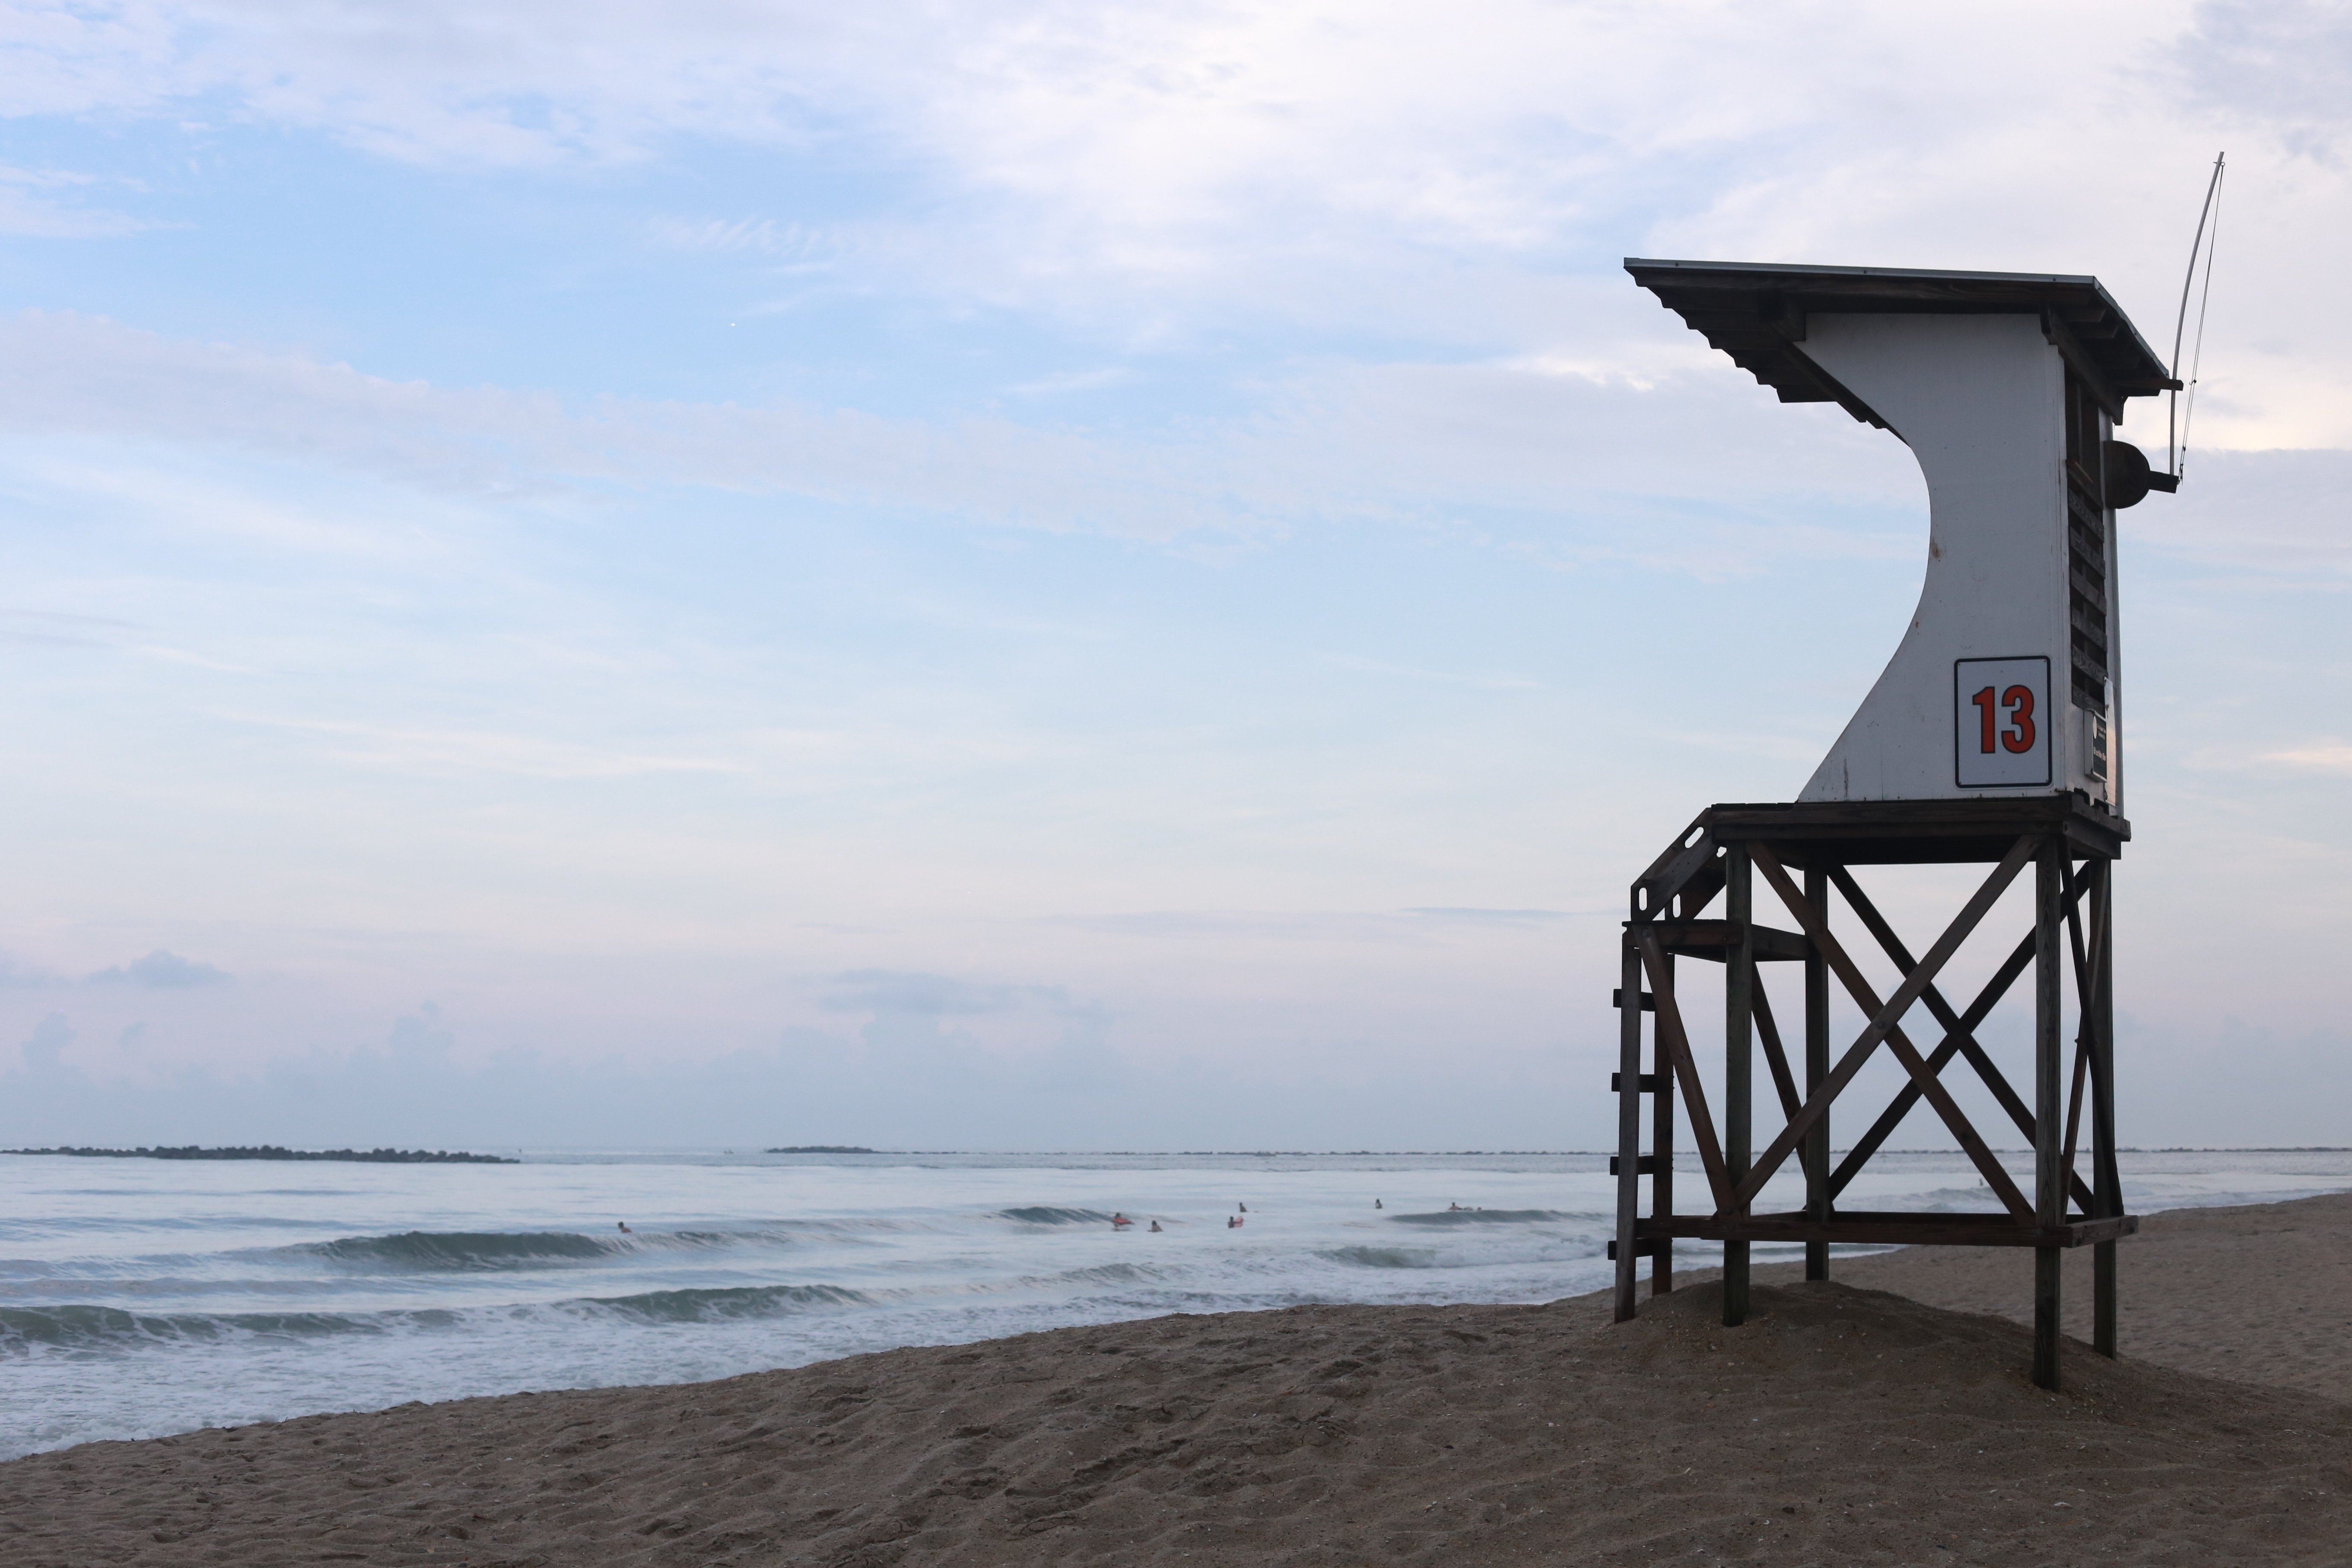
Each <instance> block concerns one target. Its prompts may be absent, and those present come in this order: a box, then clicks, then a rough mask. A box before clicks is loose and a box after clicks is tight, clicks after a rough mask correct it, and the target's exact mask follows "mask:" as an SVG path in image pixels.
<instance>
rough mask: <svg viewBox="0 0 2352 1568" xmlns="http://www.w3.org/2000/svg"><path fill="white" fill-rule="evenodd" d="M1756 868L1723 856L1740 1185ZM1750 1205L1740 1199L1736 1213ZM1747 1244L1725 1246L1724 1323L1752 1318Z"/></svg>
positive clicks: (1749, 1118) (1734, 1173)
mask: <svg viewBox="0 0 2352 1568" xmlns="http://www.w3.org/2000/svg"><path fill="white" fill-rule="evenodd" d="M1753 872H1754V868H1753V867H1752V866H1751V865H1750V863H1749V861H1748V846H1747V845H1745V844H1733V845H1731V846H1730V847H1729V848H1728V850H1727V853H1726V854H1725V856H1724V858H1723V892H1724V901H1725V908H1724V916H1725V918H1726V919H1727V920H1728V921H1730V922H1731V943H1730V945H1729V946H1728V947H1727V948H1726V949H1725V950H1724V980H1723V1140H1724V1148H1723V1163H1724V1168H1725V1173H1726V1174H1727V1175H1728V1176H1729V1177H1730V1179H1731V1184H1732V1185H1733V1186H1734V1187H1735V1188H1736V1187H1737V1186H1738V1184H1740V1182H1742V1181H1743V1180H1745V1179H1746V1177H1747V1175H1748V1154H1749V1149H1750V1143H1749V1139H1750V1134H1751V1131H1752V1127H1753V1122H1754V1116H1753V1114H1752V1113H1753V1110H1754V1107H1753V1099H1754V1089H1755V1070H1756V1061H1755V1056H1756V1051H1755V1034H1756V918H1755V917H1756V908H1755V903H1756V900H1755V877H1754V874H1753ZM1732 1212H1733V1213H1734V1214H1735V1215H1744V1214H1746V1213H1747V1212H1748V1204H1747V1203H1746V1202H1745V1201H1740V1202H1738V1204H1737V1205H1736V1206H1735V1207H1734V1208H1733V1210H1732ZM1746 1321H1748V1243H1746V1242H1744V1241H1727V1242H1725V1243H1724V1244H1723V1326H1724V1327H1725V1328H1727V1329H1736V1328H1738V1326H1739V1325H1740V1324H1742V1323H1744V1322H1746Z"/></svg>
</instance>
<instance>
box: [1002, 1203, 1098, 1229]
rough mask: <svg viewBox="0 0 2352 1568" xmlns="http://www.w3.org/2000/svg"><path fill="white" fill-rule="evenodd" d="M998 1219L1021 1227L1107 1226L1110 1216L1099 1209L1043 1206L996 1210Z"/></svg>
mask: <svg viewBox="0 0 2352 1568" xmlns="http://www.w3.org/2000/svg"><path fill="white" fill-rule="evenodd" d="M996 1217H997V1218H998V1219H1010V1220H1017V1221H1019V1222H1020V1223H1021V1224H1023V1225H1108V1224H1109V1223H1110V1215H1107V1214H1105V1213H1103V1211H1102V1210H1100V1209H1063V1208H1053V1207H1050V1206H1048V1205H1044V1204H1038V1205H1033V1206H1031V1207H1028V1208H1018V1209H998V1210H997V1211H996Z"/></svg>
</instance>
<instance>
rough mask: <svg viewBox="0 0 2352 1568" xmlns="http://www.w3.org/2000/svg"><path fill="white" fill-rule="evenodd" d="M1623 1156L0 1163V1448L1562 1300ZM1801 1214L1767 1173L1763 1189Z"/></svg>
mask: <svg viewBox="0 0 2352 1568" xmlns="http://www.w3.org/2000/svg"><path fill="white" fill-rule="evenodd" d="M501 1152H504V1151H501ZM1607 1171H1608V1161H1607V1159H1606V1157H1605V1156H1603V1155H1597V1154H1247V1153H1243V1154H858V1155H838V1154H835V1155H770V1154H754V1153H735V1152H722V1151H709V1152H691V1153H679V1152H625V1151H623V1152H614V1151H607V1152H578V1151H542V1152H524V1161H523V1163H520V1164H514V1165H425V1164H343V1163H284V1162H269V1161H236V1162H218V1163H214V1162H186V1161H158V1160H142V1159H122V1160H118V1159H90V1158H75V1157H69V1156H62V1155H13V1156H0V1394H5V1397H0V1457H10V1456H15V1455H18V1454H24V1453H29V1452H33V1451H37V1450H40V1449H47V1448H55V1447H64V1446H66V1445H68V1444H73V1443H81V1442H88V1441H89V1440H91V1439H93V1438H108V1437H147V1436H160V1435H163V1434H167V1433H172V1432H179V1431H187V1430H190V1429H193V1428H196V1427H201V1426H232V1425H238V1424H242V1423H246V1422H253V1421H265V1420H273V1419H278V1418H282V1417H286V1416H291V1415H304V1414H308V1413H311V1412H316V1411H325V1410H367V1409H378V1408H382V1407H384V1406H387V1405H398V1404H402V1403H404V1402H406V1401H409V1400H441V1399H454V1398H458V1397H462V1396H465V1395H469V1394H506V1393H512V1392H516V1391H519V1390H525V1389H554V1388H585V1387H597V1386H610V1385H615V1384H646V1383H676V1382H683V1381H688V1380H692V1379H699V1378H713V1377H724V1376H728V1375H730V1374H732V1373H742V1372H751V1371H755V1370H758V1369H761V1368H766V1367H779V1366H795V1365H800V1364H803V1363H808V1362H813V1361H820V1360H824V1359H825V1358H828V1357H833V1356H842V1355H851V1354H856V1353H857V1352H864V1351H875V1350H883V1349H887V1348H889V1347H891V1346H895V1345H907V1344H940V1343H953V1342H963V1341H971V1340H978V1339H985V1338H991V1337H994V1336H997V1335H1002V1334H1015V1333H1024V1332H1027V1331H1032V1330H1038V1329H1049V1328H1058V1327H1062V1326H1066V1325H1069V1324H1076V1323H1097V1322H1106V1321H1115V1320H1119V1319H1130V1318H1141V1317H1150V1316H1154V1315H1157V1314H1160V1313H1167V1312H1220V1311H1233V1310H1247V1309H1254V1308H1268V1307H1284V1306H1291V1305H1296V1304H1298V1303H1303V1302H1331V1301H1358V1302H1398V1303H1403V1302H1440V1301H1545V1300H1556V1299H1558V1298H1559V1297H1562V1296H1570V1295H1575V1294H1579V1293H1580V1292H1583V1291H1587V1290H1593V1289H1599V1288H1601V1286H1602V1285H1604V1284H1605V1283H1607V1281H1608V1279H1609V1274H1610V1265H1609V1264H1608V1263H1607V1262H1606V1261H1605V1259H1604V1257H1603V1250H1604V1245H1605V1243H1606V1241H1607V1239H1608V1236H1609V1229H1610V1219H1609V1215H1610V1213H1611V1212H1612V1182H1611V1179H1610V1177H1609V1175H1608V1173H1607ZM2124 1174H2125V1180H2126V1191H2127V1192H2128V1194H2129V1195H2130V1200H2131V1203H2132V1205H2133V1206H2134V1208H2135V1209H2136V1210H2137V1212H2140V1213H2151V1212H2154V1211H2156V1210H2158V1209H2164V1208H2176V1207H2182V1206H2186V1205H2201V1204H2231V1203H2262V1202H2271V1201H2275V1200H2278V1199H2284V1198H2291V1197H2303V1196H2308V1195H2310V1194H2315V1193H2323V1192H2341V1191H2347V1190H2352V1152H2346V1151H2315V1152H2314V1151H2285V1152H2271V1151H2256V1152H2238V1151H2224V1152H2146V1153H2137V1152H2136V1153H2130V1154H2127V1155H2126V1156H2125V1158H2124ZM1690 1180H1691V1183H1692V1185H1693V1189H1694V1190H1696V1184H1697V1182H1698V1180H1699V1178H1698V1177H1697V1176H1696V1172H1694V1174H1693V1176H1692V1177H1691V1178H1690ZM1376 1201H1377V1203H1378V1204H1379V1205H1380V1206H1378V1207H1375V1206H1374V1205H1375V1203H1376ZM1795 1201H1796V1189H1795V1187H1794V1184H1793V1183H1792V1182H1790V1181H1788V1180H1786V1179H1783V1180H1781V1181H1776V1183H1775V1184H1774V1185H1773V1186H1772V1187H1769V1188H1767V1190H1766V1193H1765V1195H1764V1198H1763V1200H1762V1205H1763V1206H1766V1207H1774V1206H1781V1207H1785V1206H1791V1205H1793V1204H1794V1203H1795ZM1845 1201H1846V1202H1847V1203H1849V1204H1850V1205H1853V1206H1855V1207H1867V1208H1886V1209H1893V1208H1911V1209H1925V1210H1934V1209H1964V1210H1965V1209H1981V1208H1989V1207H1990V1206H1992V1204H1991V1201H1990V1194H1987V1193H1986V1192H1985V1190H1984V1189H1983V1188H1982V1187H1980V1186H1979V1185H1978V1184H1977V1178H1976V1174H1975V1172H1974V1171H1973V1169H1972V1168H1971V1167H1970V1166H1969V1164H1968V1163H1967V1161H1966V1159H1965V1158H1964V1157H1963V1156H1961V1155H1959V1154H1957V1153H1912V1154H1881V1155H1880V1156H1879V1157H1878V1158H1877V1159H1876V1160H1875V1161H1874V1163H1873V1164H1872V1166H1871V1168H1870V1173H1868V1174H1867V1175H1866V1176H1865V1178H1864V1180H1862V1181H1860V1182H1857V1183H1856V1184H1855V1185H1854V1186H1853V1188H1850V1189H1848V1195H1847V1197H1846V1199H1845ZM1241 1205H1248V1212H1247V1218H1246V1222H1245V1223H1244V1225H1243V1226H1240V1227H1239V1228H1234V1227H1232V1226H1228V1224H1227V1220H1228V1218H1229V1217H1233V1216H1235V1215H1237V1214H1238V1213H1239V1210H1240V1206H1241ZM1453 1205H1461V1206H1460V1207H1458V1208H1457V1207H1454V1206H1453ZM1114 1212H1121V1213H1125V1214H1127V1215H1130V1216H1132V1217H1133V1218H1134V1219H1135V1220H1136V1222H1137V1223H1136V1225H1135V1226H1134V1228H1132V1229H1129V1230H1124V1231H1115V1230H1114V1229H1113V1228H1112V1226H1111V1224H1110V1216H1111V1215H1112V1214H1113V1213H1114ZM1154 1220H1157V1221H1158V1222H1159V1223H1160V1226H1161V1227H1162V1228H1161V1230H1160V1233H1159V1234H1156V1235H1155V1234H1151V1233H1150V1232H1149V1231H1148V1230H1147V1228H1146V1226H1148V1225H1149V1224H1150V1222H1151V1221H1154ZM624 1224H625V1225H626V1226H628V1227H629V1228H628V1230H627V1231H626V1232H624V1231H622V1230H621V1229H620V1226H622V1225H624ZM1772 1255H1773V1253H1772V1249H1769V1248H1759V1257H1769V1256H1772ZM1678 1256H1679V1257H1680V1258H1682V1259H1683V1260H1684V1261H1685V1264H1686V1265H1687V1266H1691V1267H1700V1266H1704V1265H1706V1264H1707V1263H1708V1262H1710V1261H1712V1260H1713V1258H1714V1250H1713V1249H1711V1248H1708V1247H1705V1246H1701V1245H1692V1246H1689V1247H1685V1248H1684V1249H1682V1251H1681V1252H1680V1253H1679V1254H1678ZM2128 1289H2129V1284H2128V1280H2126V1291H2128Z"/></svg>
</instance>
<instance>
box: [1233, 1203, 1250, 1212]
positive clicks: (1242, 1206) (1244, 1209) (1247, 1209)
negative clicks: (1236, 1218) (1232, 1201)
mask: <svg viewBox="0 0 2352 1568" xmlns="http://www.w3.org/2000/svg"><path fill="white" fill-rule="evenodd" d="M1236 1206H1237V1207H1239V1208H1240V1210H1241V1211H1242V1213H1244V1214H1247V1213H1249V1205H1247V1204H1241V1205H1236Z"/></svg>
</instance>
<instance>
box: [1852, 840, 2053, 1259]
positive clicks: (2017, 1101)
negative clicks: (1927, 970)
mask: <svg viewBox="0 0 2352 1568" xmlns="http://www.w3.org/2000/svg"><path fill="white" fill-rule="evenodd" d="M1830 878H1831V879H1832V881H1833V882H1834V883H1835V884H1836V886H1837V889H1838V891H1839V892H1841V893H1843V894H1844V895H1845V900H1846V902H1847V903H1848V904H1849V905H1851V906H1852V907H1853V911H1854V913H1855V914H1856V915H1857V916H1858V917H1860V919H1861V921H1862V923H1863V925H1864V927H1865V928H1866V929H1867V930H1868V931H1870V933H1871V935H1872V936H1873V937H1874V938H1875V939H1877V942H1878V945H1879V947H1880V948H1881V949H1882V950H1883V951H1884V952H1885V954H1886V956H1887V957H1888V958H1889V959H1890V960H1892V961H1893V963H1894V964H1895V967H1896V968H1897V969H1899V970H1901V971H1902V972H1903V973H1906V974H1907V973H1910V972H1911V971H1912V970H1913V969H1915V968H1916V967H1918V966H1917V964H1916V963H1914V962H1913V960H1912V957H1911V951H1910V949H1908V948H1906V947H1905V946H1904V945H1903V939H1902V938H1901V937H1898V936H1896V935H1895V928H1894V927H1893V926H1891V925H1889V924H1887V923H1886V918H1885V916H1884V915H1881V914H1880V913H1879V912H1878V907H1877V906H1876V905H1875V904H1873V903H1872V902H1871V901H1870V896H1869V895H1868V894H1866V893H1864V891H1863V890H1862V886H1861V884H1860V883H1858V882H1856V881H1855V880H1854V879H1853V877H1852V876H1851V875H1849V874H1847V873H1846V871H1845V869H1844V868H1843V867H1839V868H1834V869H1832V871H1831V872H1830ZM2081 897H2082V890H2081V889H2079V888H2076V889H2071V890H2070V891H2069V893H2068V898H2069V899H2070V900H2074V899H2079V898H2081ZM2067 907H2068V908H2070V909H2071V908H2073V907H2074V906H2073V904H2072V903H2071V902H2070V903H2069V904H2068V906H2067ZM2033 941H2034V939H2033V933H2032V932H2031V931H2028V932H2027V933H2026V934H2025V937H2024V939H2023V940H2022V941H2021V942H2019V943H2018V944H2017V946H2016V947H2015V948H2014V949H2012V950H2011V952H2010V955H2009V957H2008V958H2007V959H2006V960H2005V961H2003V963H2002V964H2001V966H2000V969H1999V970H1998V971H1997V972H1996V973H1994V975H1993V978H1992V979H1991V980H1990V982H1988V983H1987V984H1986V985H1985V987H1984V989H1983V990H1982V991H1979V993H1978V994H1977V999H1976V1000H1975V1001H1974V1002H1971V1003H1969V1010H1968V1011H1967V1013H1965V1014H1962V1015H1960V1016H1954V1015H1953V1012H1952V1007H1951V1004H1950V1003H1948V1002H1947V1001H1946V1000H1945V999H1944V994H1943V993H1942V992H1940V991H1938V990H1937V989H1936V987H1934V986H1933V985H1930V986H1928V987H1927V990H1925V991H1923V992H1921V993H1920V994H1919V999H1920V1000H1921V1001H1922V1002H1924V1003H1926V1004H1927V1011H1928V1012H1929V1013H1930V1014H1932V1015H1934V1016H1935V1019H1936V1022H1937V1024H1939V1025H1941V1026H1943V1029H1944V1040H1943V1043H1942V1044H1941V1045H1939V1046H1937V1047H1936V1054H1935V1055H1934V1056H1932V1057H1930V1058H1928V1062H1927V1066H1928V1070H1930V1071H1931V1072H1934V1073H1936V1074H1937V1075H1939V1076H1940V1075H1941V1074H1942V1072H1943V1070H1944V1068H1945V1067H1946V1066H1947V1065H1948V1064H1949V1063H1950V1061H1951V1059H1952V1058H1953V1057H1954V1056H1955V1055H1964V1056H1966V1057H1967V1058H1969V1066H1970V1067H1972V1068H1975V1069H1976V1074H1977V1076H1978V1077H1979V1079H1983V1080H1984V1086H1985V1088H1986V1089H1989V1090H1990V1091H1991V1093H1992V1097H1993V1100H1995V1101H1996V1102H1997V1103H1998V1104H1999V1105H2000V1108H2001V1110H2004V1111H2006V1112H2008V1114H2009V1119H2010V1120H2011V1121H2012V1122H2014V1123H2016V1125H2017V1130H2018V1131H2020V1132H2021V1133H2023V1134H2024V1135H2025V1141H2026V1142H2028V1143H2031V1142H2033V1111H2032V1108H2031V1107H2030V1106H2028V1105H2027V1104H2026V1103H2025V1101H2024V1100H2023V1099H2022V1098H2021V1097H2020V1096H2019V1094H2018V1092H2017V1090H2015V1089H2011V1087H2010V1085H2009V1079H2007V1078H2006V1077H2004V1076H2003V1075H2002V1073H2001V1070H2000V1066H1999V1065H1998V1064H1997V1063H1995V1062H1994V1060H1993V1059H1992V1058H1991V1057H1990V1056H1988V1055H1987V1054H1986V1053H1985V1049H1984V1047H1982V1046H1980V1045H1979V1044H1978V1043H1977V1037H1976V1030H1977V1026H1979V1025H1980V1024H1982V1023H1983V1022H1984V1021H1985V1018H1986V1017H1987V1016H1988V1015H1990V1013H1991V1012H1992V1010H1993V1008H1994V1006H1995V1005H1998V1004H1999V1003H2000V999H2001V997H2002V996H2004V995H2006V994H2008V992H2009V988H2010V986H2011V984H2013V983H2014V982H2015V981H2016V979H2017V977H2018V976H2019V975H2020V974H2022V973H2025V966H2026V965H2027V964H2029V963H2032V962H2033ZM1918 1103H1919V1091H1918V1089H1917V1087H1916V1085H1913V1084H1908V1083H1906V1084H1905V1085H1904V1086H1903V1087H1902V1089H1899V1090H1897V1091H1896V1092H1895V1099H1894V1100H1893V1102H1892V1103H1890V1104H1889V1105H1888V1106H1887V1108H1886V1110H1885V1112H1884V1113H1882V1114H1881V1115H1880V1117H1879V1118H1878V1120H1877V1121H1875V1122H1874V1123H1872V1125H1871V1129H1870V1131H1869V1132H1868V1133H1866V1134H1864V1137H1863V1139H1862V1141H1861V1142H1858V1143H1856V1144H1855V1145H1854V1146H1853V1149H1851V1150H1850V1151H1848V1152H1847V1153H1846V1157H1845V1159H1844V1160H1843V1161H1842V1162H1840V1163H1839V1165H1838V1169H1837V1174H1836V1176H1835V1177H1833V1178H1832V1181H1831V1183H1830V1192H1831V1194H1832V1196H1834V1195H1835V1194H1838V1193H1842V1192H1843V1191H1844V1190H1845V1187H1846V1184H1847V1183H1849V1182H1851V1181H1853V1178H1854V1175H1855V1173H1857V1172H1859V1171H1860V1170H1861V1169H1862V1167H1863V1166H1864V1164H1866V1163H1868V1162H1869V1160H1870V1157H1871V1155H1872V1154H1874V1153H1875V1152H1877V1151H1878V1146H1879V1145H1880V1144H1881V1143H1884V1142H1885V1141H1886V1140H1887V1138H1888V1137H1889V1136H1891V1135H1892V1134H1893V1133H1894V1131H1895V1128H1896V1127H1898V1126H1900V1125H1901V1124H1902V1121H1903V1119H1904V1118H1905V1117H1906V1116H1908V1115H1910V1114H1911V1110H1912V1108H1913V1107H1915V1106H1916V1105H1917V1104H1918ZM2074 1195H2075V1201H2076V1202H2078V1203H2080V1204H2081V1205H2083V1212H2084V1213H2085V1214H2089V1213H2091V1212H2092V1209H2091V1189H2090V1188H2089V1186H2087V1185H2085V1184H2082V1183H2079V1182H2078V1183H2076V1184H2075V1194H2074Z"/></svg>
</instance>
